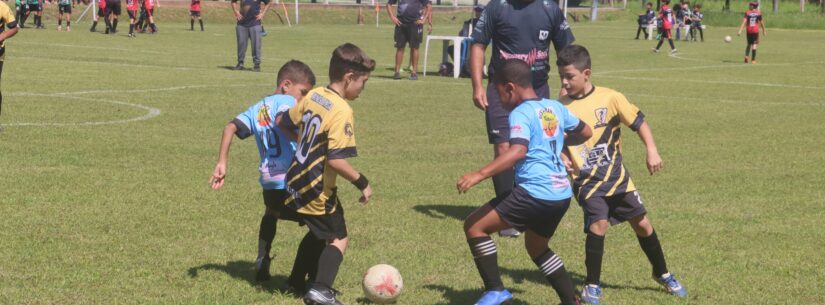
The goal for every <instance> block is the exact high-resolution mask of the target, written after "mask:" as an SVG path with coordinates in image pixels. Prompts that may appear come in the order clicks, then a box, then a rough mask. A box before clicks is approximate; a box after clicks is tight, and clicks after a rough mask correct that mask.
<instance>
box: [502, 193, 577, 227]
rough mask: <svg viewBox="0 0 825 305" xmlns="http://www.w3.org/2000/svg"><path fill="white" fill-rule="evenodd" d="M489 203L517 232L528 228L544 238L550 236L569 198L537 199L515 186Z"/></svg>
mask: <svg viewBox="0 0 825 305" xmlns="http://www.w3.org/2000/svg"><path fill="white" fill-rule="evenodd" d="M489 204H490V205H491V206H492V207H493V208H495V209H496V212H498V215H499V217H501V219H502V220H504V221H505V222H507V223H508V224H510V225H511V226H513V228H515V229H516V230H518V231H519V232H524V231H526V230H528V229H529V230H531V231H533V232H535V233H536V234H538V235H541V236H543V237H545V238H551V237H553V234H554V233H556V228H557V227H558V226H559V223H561V219H562V218H564V214H565V213H567V208H569V207H570V198H567V199H565V200H542V199H537V198H533V196H530V194H529V193H527V190H525V189H523V188H521V187H519V186H516V187H514V188H513V191H512V192H510V193H507V194H504V195H501V196H499V197H496V198H494V199H493V200H491V201H490V202H489Z"/></svg>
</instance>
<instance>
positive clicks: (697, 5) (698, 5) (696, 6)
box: [693, 4, 702, 8]
mask: <svg viewBox="0 0 825 305" xmlns="http://www.w3.org/2000/svg"><path fill="white" fill-rule="evenodd" d="M693 7H695V8H702V5H701V4H696V5H694V6H693Z"/></svg>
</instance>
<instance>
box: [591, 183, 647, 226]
mask: <svg viewBox="0 0 825 305" xmlns="http://www.w3.org/2000/svg"><path fill="white" fill-rule="evenodd" d="M576 199H577V200H578V201H579V205H580V206H581V207H582V210H583V212H584V213H583V214H584V233H588V232H590V225H591V224H593V223H594V222H597V221H599V220H607V221H609V222H610V225H617V224H620V223H622V222H625V221H627V220H630V219H633V218H636V217H639V216H642V215H645V214H647V210H646V209H645V207H644V205H643V204H642V198H641V197H639V192H638V191H633V192H627V193H622V194H616V195H613V196H607V197H590V198H589V199H586V200H584V199H581V198H578V197H577V198H576Z"/></svg>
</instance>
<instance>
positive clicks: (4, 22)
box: [0, 1, 17, 61]
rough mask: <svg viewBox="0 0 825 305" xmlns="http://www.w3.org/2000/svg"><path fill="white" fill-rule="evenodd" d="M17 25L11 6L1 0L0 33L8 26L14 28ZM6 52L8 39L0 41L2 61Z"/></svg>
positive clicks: (0, 59)
mask: <svg viewBox="0 0 825 305" xmlns="http://www.w3.org/2000/svg"><path fill="white" fill-rule="evenodd" d="M15 27H17V20H16V19H14V13H12V12H11V8H9V6H8V5H7V4H6V3H5V2H2V1H0V33H2V32H3V31H5V30H6V28H9V29H13V28H15ZM5 54H6V41H2V42H0V61H2V60H3V58H4V57H5Z"/></svg>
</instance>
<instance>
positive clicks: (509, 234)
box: [498, 228, 521, 238]
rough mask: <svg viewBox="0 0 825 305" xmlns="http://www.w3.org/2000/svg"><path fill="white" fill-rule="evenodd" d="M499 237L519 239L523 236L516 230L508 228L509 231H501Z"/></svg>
mask: <svg viewBox="0 0 825 305" xmlns="http://www.w3.org/2000/svg"><path fill="white" fill-rule="evenodd" d="M498 235H499V236H502V237H512V238H516V237H519V235H521V232H519V231H518V230H516V229H514V228H508V229H504V230H501V231H499V232H498Z"/></svg>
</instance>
